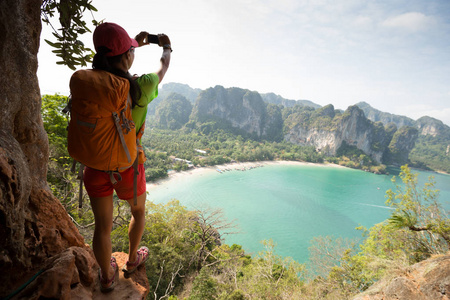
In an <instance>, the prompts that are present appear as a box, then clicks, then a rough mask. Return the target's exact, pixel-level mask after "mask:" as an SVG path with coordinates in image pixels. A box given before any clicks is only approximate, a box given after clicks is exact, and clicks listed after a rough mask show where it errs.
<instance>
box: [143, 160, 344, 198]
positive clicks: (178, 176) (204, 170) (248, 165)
mask: <svg viewBox="0 0 450 300" xmlns="http://www.w3.org/2000/svg"><path fill="white" fill-rule="evenodd" d="M269 165H291V166H300V165H313V166H318V167H325V166H327V167H338V168H344V167H342V166H339V165H336V164H317V163H309V162H300V161H285V160H277V161H256V162H242V163H229V164H224V165H216V166H208V167H200V168H192V169H189V170H187V171H180V172H176V171H171V172H169V176H168V177H167V178H163V179H159V180H157V181H155V182H147V191H150V190H151V189H152V188H155V187H157V186H159V185H161V184H166V183H168V182H169V181H170V182H174V181H177V180H182V179H186V178H187V177H188V176H192V175H195V176H201V175H205V174H208V173H211V172H218V171H217V170H221V171H225V170H227V171H230V170H231V171H236V170H243V169H244V170H248V169H252V168H259V167H264V166H269Z"/></svg>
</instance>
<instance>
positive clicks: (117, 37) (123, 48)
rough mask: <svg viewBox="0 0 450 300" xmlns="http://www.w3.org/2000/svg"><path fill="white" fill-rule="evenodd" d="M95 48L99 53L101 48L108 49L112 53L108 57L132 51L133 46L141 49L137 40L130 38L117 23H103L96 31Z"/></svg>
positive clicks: (107, 54)
mask: <svg viewBox="0 0 450 300" xmlns="http://www.w3.org/2000/svg"><path fill="white" fill-rule="evenodd" d="M93 38H94V47H95V51H97V52H98V48H99V47H102V46H103V47H106V48H108V49H110V50H111V52H108V53H106V56H116V55H119V54H123V53H125V52H127V51H128V50H130V48H131V46H133V47H139V44H138V42H136V40H135V39H132V38H130V36H129V35H128V33H127V32H126V31H125V29H123V28H122V27H120V26H119V25H117V24H115V23H102V24H100V25H98V26H97V28H95V31H94V37H93Z"/></svg>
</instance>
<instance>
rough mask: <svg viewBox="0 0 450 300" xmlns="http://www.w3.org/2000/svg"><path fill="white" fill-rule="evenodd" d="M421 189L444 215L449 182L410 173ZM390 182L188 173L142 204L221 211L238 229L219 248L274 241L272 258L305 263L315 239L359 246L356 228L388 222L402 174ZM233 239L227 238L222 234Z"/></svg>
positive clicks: (310, 172) (336, 175) (308, 169)
mask: <svg viewBox="0 0 450 300" xmlns="http://www.w3.org/2000/svg"><path fill="white" fill-rule="evenodd" d="M412 171H413V172H414V173H417V174H418V179H419V185H418V186H419V187H421V188H423V186H424V183H425V182H427V181H428V178H429V176H433V177H434V180H435V181H436V189H439V190H440V196H439V201H440V202H441V203H442V205H443V206H444V207H445V209H446V210H447V212H450V210H449V209H450V175H446V174H439V173H435V172H427V171H417V170H412ZM388 172H389V175H377V174H373V173H369V172H364V171H361V170H355V169H349V168H344V167H336V166H326V165H316V164H298V165H297V164H287V165H286V164H267V165H265V164H261V165H259V166H257V167H255V168H251V169H249V168H247V169H236V168H227V169H217V170H214V171H210V172H206V173H205V172H201V173H198V174H195V173H193V174H192V175H189V176H181V177H179V178H177V179H176V180H167V181H163V182H161V183H159V184H157V185H156V186H154V187H152V188H151V189H150V191H149V195H148V196H147V200H148V201H153V202H155V203H167V202H169V201H170V200H172V199H177V200H179V201H180V203H181V204H182V205H183V206H186V207H187V208H188V209H220V210H221V211H222V212H223V217H224V219H225V220H226V221H227V222H232V223H233V224H234V225H235V226H236V228H230V229H229V230H224V231H223V232H222V234H223V235H222V237H223V238H224V239H225V243H227V244H229V245H232V244H239V245H241V246H242V247H243V249H245V250H246V252H248V253H250V254H253V255H254V254H257V253H259V252H260V251H263V250H264V246H263V244H262V241H264V240H272V241H273V242H274V243H275V245H276V247H275V253H276V254H277V255H280V256H282V257H292V258H293V259H294V260H296V261H298V262H300V263H305V262H307V260H308V256H309V250H308V248H309V247H310V246H311V241H312V240H313V238H314V237H320V236H332V237H333V238H338V237H342V238H348V239H356V240H358V239H359V240H360V239H362V232H361V230H357V229H356V227H359V226H364V227H366V228H370V227H371V226H373V225H375V224H377V223H380V222H382V221H384V220H386V219H387V218H389V216H390V214H391V213H392V209H391V208H390V207H388V206H386V205H385V202H386V191H387V190H389V189H392V190H395V185H394V183H393V182H392V178H393V176H396V177H397V183H401V180H400V178H398V174H399V172H400V169H398V168H388ZM227 232H234V233H233V234H226V233H227Z"/></svg>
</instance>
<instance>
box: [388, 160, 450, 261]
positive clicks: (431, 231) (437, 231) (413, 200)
mask: <svg viewBox="0 0 450 300" xmlns="http://www.w3.org/2000/svg"><path fill="white" fill-rule="evenodd" d="M399 176H400V178H401V180H402V182H403V185H399V184H396V190H395V191H392V190H389V191H387V198H388V199H387V201H386V204H387V205H389V206H391V207H392V208H394V212H393V213H392V215H391V217H390V218H389V222H390V223H391V224H392V225H393V226H395V227H396V228H406V229H408V230H409V231H411V232H413V233H414V239H415V242H416V244H417V246H418V251H419V253H420V254H421V255H420V256H419V257H418V260H422V259H425V258H427V257H429V256H430V255H431V254H438V253H446V252H447V251H448V250H449V249H450V219H449V218H448V215H447V212H446V211H445V209H444V208H443V207H442V205H441V204H440V203H439V201H438V197H439V191H438V190H436V189H434V186H435V182H434V179H433V178H432V177H430V178H429V182H427V183H425V186H424V188H423V189H418V187H417V185H418V182H417V174H414V173H412V172H411V170H410V169H409V168H408V166H407V165H404V166H402V167H401V173H400V175H399ZM395 180H396V178H395V177H394V178H393V182H396V181H395Z"/></svg>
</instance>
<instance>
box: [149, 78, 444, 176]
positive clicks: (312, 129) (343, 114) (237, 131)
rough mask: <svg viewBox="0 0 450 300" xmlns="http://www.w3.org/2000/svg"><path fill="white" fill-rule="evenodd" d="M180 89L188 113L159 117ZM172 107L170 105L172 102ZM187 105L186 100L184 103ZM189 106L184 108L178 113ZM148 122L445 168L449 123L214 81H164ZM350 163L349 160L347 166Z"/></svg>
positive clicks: (329, 152) (362, 104)
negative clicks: (199, 85)
mask: <svg viewBox="0 0 450 300" xmlns="http://www.w3.org/2000/svg"><path fill="white" fill-rule="evenodd" d="M173 93H176V94H179V95H182V96H183V97H184V98H185V99H187V101H189V102H190V103H192V113H191V114H190V116H189V118H188V119H186V117H184V118H183V120H178V119H177V120H175V119H176V116H177V115H180V112H179V111H178V112H177V113H176V112H174V113H169V112H168V110H167V103H166V104H165V106H166V109H165V110H166V116H168V117H169V118H173V120H171V121H170V120H165V121H164V124H162V123H161V118H160V116H156V118H154V117H153V116H155V114H156V110H157V109H158V107H159V103H161V101H162V100H163V99H166V98H170V97H172V98H173V97H174V96H173V95H172V96H170V95H171V94H173ZM172 107H173V108H174V110H179V108H178V109H176V107H177V106H176V105H172ZM186 107H187V106H186ZM187 111H190V109H189V108H187V109H186V111H185V113H184V115H186V113H187ZM149 114H150V118H153V120H152V122H150V123H152V124H154V126H156V127H159V128H162V129H164V128H169V127H168V126H167V125H165V124H167V122H170V123H171V124H177V125H176V128H181V127H182V126H186V127H187V128H190V129H195V128H198V127H199V126H201V127H202V128H205V126H209V128H210V129H214V130H217V129H223V130H225V131H227V132H230V133H232V134H234V135H240V136H243V137H245V138H250V139H253V140H257V141H261V140H267V141H274V142H281V141H285V142H289V143H293V144H296V145H301V146H313V147H314V148H315V149H316V151H317V152H318V153H321V154H323V155H325V156H328V157H335V156H340V157H346V156H348V155H351V156H353V159H352V158H351V159H350V160H353V161H354V162H355V163H356V165H360V166H361V165H363V164H362V163H361V162H358V161H355V159H356V156H357V153H360V154H364V155H367V156H369V157H370V159H371V160H373V163H383V164H394V165H401V164H404V163H409V164H410V165H412V166H415V167H419V168H425V169H431V170H439V171H444V172H448V173H450V157H449V156H448V155H449V154H448V152H449V151H448V150H447V149H448V148H449V145H450V128H449V127H448V126H446V125H445V124H443V123H442V122H441V121H439V120H436V119H434V118H430V117H422V118H420V119H418V120H416V121H414V120H412V119H410V118H408V117H405V116H400V115H394V114H391V113H387V112H382V111H379V110H377V109H375V108H373V107H371V106H370V105H369V104H368V103H365V102H359V103H357V104H356V105H355V106H351V107H349V108H348V109H347V110H345V111H342V110H338V109H335V108H334V106H333V105H331V104H330V105H327V106H325V107H321V106H320V105H318V104H315V103H313V102H311V101H309V100H291V99H285V98H283V97H281V96H279V95H276V94H274V93H267V94H259V93H258V92H255V91H249V90H245V89H241V88H228V89H226V88H224V87H222V86H216V87H214V88H208V89H206V90H200V89H193V88H190V87H189V86H188V85H185V84H178V83H169V84H165V85H164V86H163V87H162V88H161V89H160V95H159V97H158V98H157V99H155V100H154V102H153V103H152V105H150V106H149ZM353 165H354V164H352V163H349V166H353Z"/></svg>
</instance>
